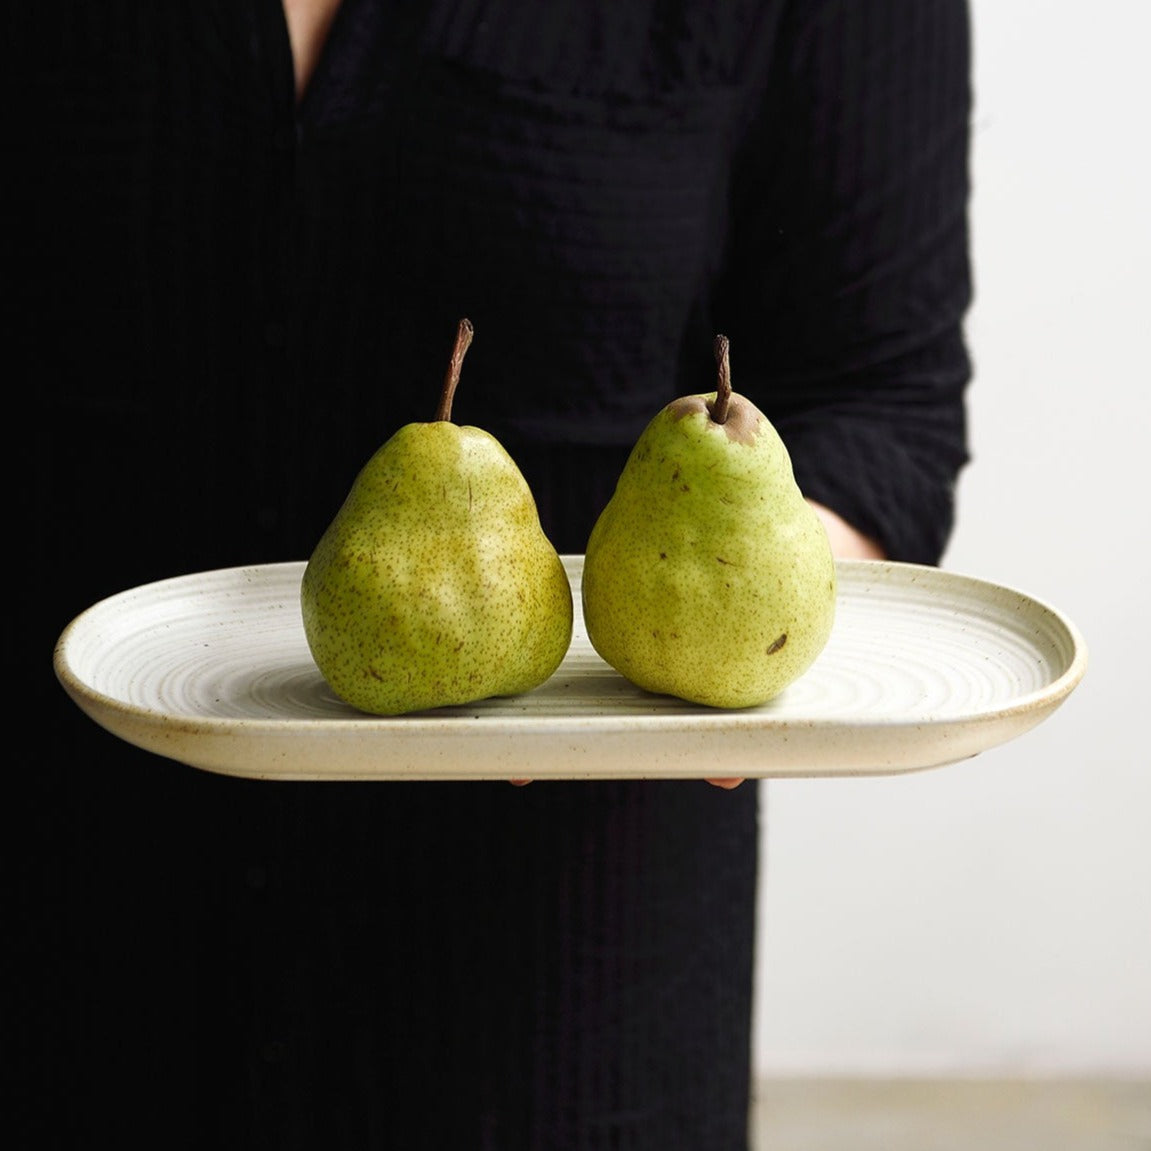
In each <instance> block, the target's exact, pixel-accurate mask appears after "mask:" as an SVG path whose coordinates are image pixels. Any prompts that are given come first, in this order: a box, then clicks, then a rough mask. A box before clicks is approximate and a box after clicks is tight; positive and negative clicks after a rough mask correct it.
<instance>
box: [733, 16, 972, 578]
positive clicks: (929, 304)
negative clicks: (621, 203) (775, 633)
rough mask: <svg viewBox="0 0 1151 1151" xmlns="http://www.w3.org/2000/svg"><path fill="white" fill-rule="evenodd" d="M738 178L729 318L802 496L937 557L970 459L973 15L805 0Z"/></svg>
mask: <svg viewBox="0 0 1151 1151" xmlns="http://www.w3.org/2000/svg"><path fill="white" fill-rule="evenodd" d="M779 44H780V48H779V51H778V52H777V54H776V57H775V63H774V64H773V66H772V68H771V69H770V77H769V80H768V83H767V86H766V88H765V92H764V97H763V101H762V104H761V107H760V110H759V113H758V116H757V117H756V119H755V121H754V122H753V124H752V127H751V129H750V131H749V133H748V137H747V139H746V141H745V146H744V148H743V149H742V150H741V152H740V155H739V159H738V163H737V167H736V171H735V175H734V176H733V184H732V188H731V196H732V206H733V215H732V220H733V224H732V228H731V234H730V236H729V240H728V260H727V264H726V266H727V267H728V269H729V274H728V275H727V278H726V279H725V281H724V282H723V283H722V285H721V290H720V293H719V299H720V301H721V303H720V307H719V309H718V315H717V317H716V322H717V324H718V325H719V326H720V329H721V330H723V327H724V326H726V328H727V331H726V334H727V335H728V336H729V337H730V340H731V362H732V380H733V386H734V387H735V388H736V390H737V391H741V392H743V393H744V394H745V395H748V396H749V397H751V398H752V399H753V400H754V401H755V402H756V403H758V404H759V405H760V407H762V408H763V410H764V411H765V412H766V413H767V415H768V416H769V418H771V419H772V422H773V423H775V425H776V427H777V428H778V430H779V432H780V434H781V435H782V436H783V438H784V441H785V443H786V444H787V445H788V448H789V451H790V453H791V455H792V462H793V465H794V468H795V474H796V479H797V481H798V483H799V485H800V488H801V490H802V491H803V492H804V494H805V495H806V496H808V497H809V498H811V499H814V500H817V501H819V502H821V503H823V504H825V505H827V506H829V507H830V508H832V509H833V510H834V511H836V512H838V513H839V514H840V515H841V516H843V517H844V518H845V519H846V520H847V521H848V522H849V523H851V524H853V525H854V526H855V527H856V528H858V529H859V530H861V531H863V532H864V533H865V534H867V535H870V536H872V537H874V538H876V539H878V540H879V541H880V543H881V544H882V545H883V547H884V548H885V550H886V552H887V554H888V556H890V557H891V558H892V559H897V560H906V561H912V562H921V563H936V562H938V561H939V559H940V557H941V555H942V553H943V550H944V548H945V546H946V543H947V540H948V537H949V535H950V533H951V531H952V528H953V523H954V512H955V483H956V479H957V477H958V474H959V472H960V471H961V469H962V467H963V466H964V465H965V464H966V463H967V461H968V454H967V432H966V421H965V410H964V397H965V390H966V387H967V384H968V381H969V376H970V363H969V357H968V354H967V350H966V346H965V343H964V336H963V319H964V315H965V312H966V309H967V307H968V305H969V302H970V297H971V274H970V267H969V257H968V221H967V203H968V191H969V176H968V138H969V117H970V107H971V94H970V77H969V67H970V43H969V19H968V11H967V8H966V5H965V4H964V3H962V2H960V0H866V2H862V0H823V2H819V3H804V4H793V5H792V6H791V10H790V11H789V13H788V14H787V15H786V16H785V18H784V22H783V25H782V27H781V39H780V41H779Z"/></svg>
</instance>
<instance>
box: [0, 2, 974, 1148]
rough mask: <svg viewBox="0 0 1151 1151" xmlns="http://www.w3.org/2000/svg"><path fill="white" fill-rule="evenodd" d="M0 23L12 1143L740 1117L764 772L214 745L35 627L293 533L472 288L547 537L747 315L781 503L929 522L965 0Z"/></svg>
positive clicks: (488, 1133) (718, 1130)
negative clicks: (0, 52)
mask: <svg viewBox="0 0 1151 1151" xmlns="http://www.w3.org/2000/svg"><path fill="white" fill-rule="evenodd" d="M6 31H7V33H8V39H7V43H8V45H9V55H10V57H11V63H10V67H9V68H8V69H7V70H6V85H7V90H6V93H5V94H6V99H5V102H4V115H5V118H6V134H5V138H6V141H7V142H8V145H9V151H10V155H11V157H12V165H11V166H10V174H9V175H8V176H7V178H6V181H5V186H4V195H5V207H6V211H5V220H6V223H7V225H8V231H9V240H10V248H11V250H10V252H9V257H10V258H9V259H8V261H7V265H8V267H9V268H10V281H11V283H12V284H13V286H14V287H15V289H16V294H17V296H18V300H17V303H16V306H15V309H14V310H13V311H12V312H11V313H10V315H9V321H10V322H9V334H8V362H9V363H10V364H12V365H14V375H13V376H12V377H11V378H10V379H11V385H10V386H11V388H12V389H14V390H15V391H17V392H18V393H19V394H20V395H21V397H22V399H23V400H24V407H23V411H24V412H26V413H27V416H24V415H22V416H21V421H20V423H19V424H18V425H17V424H16V423H15V421H10V424H11V426H10V429H9V430H10V437H9V438H10V441H11V442H10V445H9V450H8V452H7V453H6V456H5V460H6V466H7V467H9V468H10V469H11V475H10V480H9V484H8V490H9V491H10V492H11V493H14V494H15V499H14V503H15V504H16V507H15V509H14V514H15V515H16V522H15V524H14V525H12V527H11V537H10V540H11V544H12V547H13V548H14V549H15V556H16V561H17V562H14V563H10V564H9V565H8V572H7V578H8V581H9V589H8V594H9V603H10V604H16V605H19V607H18V610H15V611H12V612H9V613H7V618H6V620H5V629H6V640H7V642H8V646H9V660H8V663H9V666H10V667H11V668H14V669H17V675H18V676H21V677H22V676H26V677H27V679H28V681H29V685H30V686H29V691H28V708H29V711H30V713H32V714H36V715H38V716H43V717H46V720H47V722H46V723H44V724H43V726H42V727H41V728H39V729H37V736H36V738H35V740H33V741H32V742H31V743H30V744H29V746H28V749H27V751H26V752H25V753H24V754H25V755H26V760H25V761H24V762H23V763H22V764H21V766H20V772H21V778H22V780H23V781H24V784H25V789H24V796H23V798H22V799H21V801H20V802H19V804H13V805H11V806H10V807H9V812H8V815H9V819H10V820H13V822H14V823H15V824H16V826H15V827H13V828H12V834H11V835H10V836H9V837H8V842H10V843H12V844H19V845H20V847H19V850H18V851H16V852H14V853H13V854H14V855H15V856H16V859H15V861H14V864H13V866H12V868H11V869H10V873H11V875H12V876H13V878H14V880H15V881H16V883H17V894H18V897H19V899H20V903H19V904H18V906H17V909H16V911H17V914H16V916H15V922H16V923H17V925H18V928H17V931H16V940H15V944H16V946H15V947H14V948H13V952H14V954H15V961H16V968H15V971H14V973H13V974H12V975H11V976H10V977H9V979H8V980H7V981H6V982H7V984H8V989H9V990H10V991H13V990H14V991H15V995H14V996H13V1003H12V1008H11V1010H10V1011H8V1012H6V1033H7V1034H8V1035H9V1037H10V1043H11V1045H12V1046H13V1048H14V1049H16V1050H18V1051H19V1052H20V1053H21V1059H22V1061H23V1064H22V1066H23V1081H22V1083H21V1092H20V1094H21V1097H22V1100H23V1109H22V1111H20V1113H19V1114H16V1115H13V1116H12V1117H11V1118H10V1120H9V1121H8V1129H9V1130H10V1132H11V1133H12V1134H13V1136H14V1138H15V1142H16V1143H17V1144H18V1145H19V1146H21V1147H41V1146H61V1147H75V1146H86V1145H89V1144H91V1143H93V1142H95V1141H96V1140H97V1139H103V1140H111V1141H113V1142H118V1143H120V1144H123V1145H135V1144H136V1143H145V1144H148V1145H153V1146H163V1147H165V1148H180V1147H195V1148H201V1147H202V1148H212V1149H224V1148H231V1147H236V1148H245V1149H252V1148H263V1147H268V1148H276V1149H280V1151H284V1149H290V1148H296V1147H299V1148H312V1147H317V1146H323V1147H348V1148H356V1149H364V1148H374V1147H378V1148H404V1149H408V1148H423V1147H428V1148H437V1149H442V1148H445V1147H452V1148H460V1149H470V1148H498V1149H500V1151H521V1149H523V1151H528V1149H532V1151H534V1149H536V1148H539V1149H544V1148H546V1149H548V1151H566V1149H573V1151H574V1149H581V1151H584V1149H601V1148H615V1149H635V1151H640V1149H643V1151H646V1149H648V1148H651V1149H656V1148H658V1149H659V1151H675V1149H677V1148H683V1149H691V1151H695V1149H699V1151H704V1149H706V1151H729V1149H730V1151H737V1149H741V1148H744V1147H745V1146H746V1133H745V1128H746V1111H747V1099H748V1076H749V1054H750V1030H749V1028H750V1017H751V1008H752V1002H751V985H752V970H753V941H754V937H755V931H756V930H757V925H755V923H754V905H755V894H754V889H755V873H756V867H757V854H756V849H757V843H758V837H759V829H758V822H757V816H758V812H757V801H756V789H755V788H754V787H752V786H745V787H743V788H740V789H738V790H736V791H734V792H730V793H728V792H722V791H719V790H717V789H713V788H710V787H708V786H707V785H706V784H704V783H702V782H680V783H666V782H665V783H655V782H636V783H626V784H619V783H602V784H550V783H549V784H544V783H539V784H534V785H532V786H530V787H528V788H525V789H517V788H512V787H510V786H507V785H505V784H498V783H493V784H490V785H487V784H484V785H456V784H436V785H404V786H400V785H395V786H393V785H376V786H366V787H351V786H343V785H310V784H306V785H298V786H297V785H275V784H263V783H251V782H246V781H241V780H236V779H230V778H226V777H217V776H209V775H207V774H205V773H200V772H196V771H193V770H191V769H187V768H184V767H181V766H179V765H177V764H173V763H168V762H165V761H161V760H158V759H155V758H153V757H150V756H146V755H144V754H143V753H141V752H138V751H136V750H135V749H133V748H130V747H128V746H127V745H124V744H122V743H119V742H118V741H116V740H114V739H113V738H112V737H110V736H108V735H106V734H105V733H103V732H102V731H100V730H99V729H98V728H96V726H95V725H94V724H92V723H91V722H90V721H88V720H87V719H85V718H84V717H83V716H82V715H81V714H80V713H79V711H78V709H76V708H75V707H74V706H73V705H72V704H71V703H70V702H69V701H68V700H67V699H66V698H65V697H64V695H63V693H62V692H61V691H60V689H59V685H58V684H56V683H55V681H54V679H53V677H52V676H51V673H50V670H49V655H50V652H51V648H52V644H53V643H54V641H55V639H56V637H57V635H58V634H59V632H60V630H61V628H62V627H63V626H64V625H65V624H66V623H67V622H68V620H69V619H70V618H71V617H72V616H74V615H75V614H76V613H77V612H79V611H80V610H82V609H83V608H85V607H87V606H88V605H89V604H91V603H92V602H94V601H95V600H97V599H99V598H101V597H102V596H104V595H108V594H112V593H114V592H118V591H120V590H122V589H124V588H127V587H130V586H133V585H136V584H139V583H143V582H146V581H148V580H151V579H156V578H162V577H165V576H170V575H178V574H183V573H186V572H191V571H197V570H204V569H209V568H215V567H222V566H230V565H235V564H246V563H259V562H274V561H281V560H285V559H303V558H305V557H306V555H307V554H308V552H309V551H310V549H311V547H312V546H313V544H314V542H315V540H316V539H317V538H318V536H319V533H320V532H321V531H322V529H323V527H324V525H325V524H326V523H327V521H328V520H329V519H330V517H331V516H332V514H333V513H334V511H335V509H336V507H337V506H338V504H339V502H340V501H341V500H342V498H343V496H344V494H345V493H346V490H347V488H348V485H349V484H350V483H351V480H352V478H353V477H354V475H355V472H356V471H357V470H358V468H359V467H360V465H361V464H362V463H363V461H364V460H365V459H366V458H367V456H368V455H369V454H370V453H371V452H372V451H373V450H374V449H375V448H376V447H377V446H378V445H379V443H380V442H382V440H383V439H384V438H386V436H387V435H388V434H390V432H391V431H392V430H394V429H395V428H396V427H398V426H399V425H400V424H401V423H405V422H407V421H409V420H413V419H426V418H430V416H431V414H432V412H433V410H434V407H435V401H436V395H437V392H438V389H439V384H440V381H441V379H442V376H443V372H444V368H445V366H446V361H447V356H448V353H449V350H450V345H451V339H452V335H453V333H454V329H455V324H456V321H457V320H458V319H459V317H461V316H464V315H466V316H469V317H470V318H471V319H472V320H473V322H474V324H475V327H476V338H475V342H474V344H473V346H472V349H471V351H470V352H469V353H468V358H467V360H466V362H465V369H464V376H463V381H462V384H461V387H460V390H459V393H458V396H457V401H456V416H457V418H458V419H459V420H460V421H461V422H470V423H477V424H481V425H483V426H485V427H487V428H489V429H490V430H492V431H493V432H495V433H496V434H497V435H498V436H499V437H500V438H501V439H502V440H503V441H504V442H505V443H506V445H507V446H508V448H509V449H510V450H511V451H512V453H513V455H515V456H516V458H517V459H518V460H519V461H520V462H521V464H522V466H523V468H524V471H525V474H526V475H527V476H528V478H529V480H530V482H531V483H532V485H533V489H534V490H535V492H536V495H537V500H538V502H539V505H540V508H541V514H542V516H543V518H544V522H545V525H546V526H547V528H548V530H549V533H550V534H551V536H552V538H553V540H554V541H555V543H556V544H557V546H558V547H559V548H560V550H561V551H565V552H580V551H582V550H583V547H584V543H585V541H586V538H587V532H588V531H589V530H590V526H591V523H592V521H593V520H594V517H595V515H596V514H597V513H598V510H599V509H600V508H601V507H602V505H603V503H604V502H605V500H606V498H607V496H608V495H609V494H610V491H611V487H612V484H613V483H614V477H615V476H616V475H617V474H618V469H619V468H620V467H621V466H622V462H623V459H624V456H625V455H626V451H627V448H628V446H629V445H630V444H631V443H632V442H633V441H634V439H635V437H636V436H637V435H638V433H639V431H640V430H641V429H642V427H643V425H644V424H645V423H646V421H647V420H648V419H649V418H650V417H651V416H652V415H654V413H655V411H656V410H658V408H659V407H660V406H661V405H662V404H663V403H664V402H666V400H668V399H670V398H672V397H673V396H675V395H676V394H679V393H681V392H684V391H687V390H706V389H708V388H710V387H711V386H712V384H713V382H714V370H715V369H714V364H713V362H712V353H711V346H712V339H713V337H714V335H715V333H716V332H717V331H724V332H725V333H726V334H727V335H728V336H729V337H730V339H731V347H732V368H733V376H734V382H735V386H736V388H737V389H738V390H740V391H742V392H744V393H746V394H748V395H750V396H752V397H753V398H754V399H755V400H756V402H757V403H759V404H760V405H761V406H762V407H763V408H764V410H765V411H767V412H768V414H769V415H770V416H771V417H772V418H773V419H774V420H775V421H776V423H777V424H778V426H779V428H780V431H781V433H782V434H783V435H784V438H785V440H786V442H787V443H788V445H789V447H790V448H791V450H792V454H793V459H794V463H795V468H796V474H797V477H798V478H799V480H800V483H801V486H802V487H803V488H804V490H805V491H806V492H807V494H808V495H810V496H813V497H815V498H818V499H820V500H822V501H823V502H825V503H827V504H829V505H830V506H832V507H833V508H836V509H837V510H839V511H840V512H841V513H842V514H844V515H845V516H846V517H847V518H848V519H849V520H851V521H852V522H854V523H856V524H857V525H858V526H859V527H861V528H862V529H863V530H865V531H868V532H870V533H872V534H874V535H875V536H876V537H878V538H879V539H880V540H881V541H882V542H883V543H884V545H885V546H886V547H887V549H888V551H889V553H890V554H891V555H892V556H893V557H894V558H897V559H910V560H920V561H924V562H935V561H936V560H937V559H938V558H939V556H940V554H941V552H942V549H943V547H944V546H945V543H946V540H947V537H948V533H949V531H950V529H951V524H952V515H953V490H952V489H953V485H954V482H955V478H956V475H957V474H958V472H959V470H960V469H961V467H962V466H963V464H964V462H965V460H966V445H965V437H964V425H963V389H964V386H965V384H966V381H967V376H968V363H967V357H966V353H965V350H964V346H963V339H962V331H961V321H962V316H963V312H964V309H965V307H966V304H967V300H968V294H969V275H968V270H967V264H966V242H967V236H966V220H965V205H966V196H967V173H966V132H967V117H968V114H969V94H968V87H967V81H968V76H967V69H968V43H967V22H966V11H965V8H964V6H963V5H962V4H961V3H958V2H957V0H871V2H867V3H862V2H859V0H851V2H848V0H839V2H833V0H807V2H803V3H800V2H798V0H796V2H785V0H763V2H762V3H758V4H753V3H732V4H723V5H717V4H710V3H704V2H702V0H700V2H698V3H692V2H689V0H684V2H682V3H666V2H663V0H628V2H625V3H620V2H616V0H611V2H608V0H604V2H603V3H586V2H580V0H564V2H562V3H554V4H546V5H544V4H529V3H512V2H511V0H504V2H500V0H488V2H483V0H459V2H455V3H449V2H446V0H436V2H430V3H423V4H415V3H400V2H398V0H396V2H390V3H389V2H384V0H381V2H378V3H373V2H369V0H345V4H344V6H343V7H342V9H341V11H340V15H339V16H338V18H337V21H336V24H335V26H334V27H333V30H332V34H331V38H330V41H329V44H328V49H327V51H326V53H325V55H324V57H323V59H322V60H321V62H320V66H319V70H318V72H317V73H316V75H315V77H314V80H313V82H312V84H311V87H310V89H309V91H308V94H307V96H306V98H305V100H304V101H303V103H302V105H301V106H300V107H299V108H297V107H295V105H294V100H293V77H292V68H291V59H290V52H289V46H288V39H287V31H286V27H285V24H284V20H283V16H282V12H281V10H280V8H279V6H278V4H277V3H276V2H275V0H195V2H192V0H186V2H183V3H175V2H174V3H164V4H156V3H152V2H151V0H147V2H145V0H106V2H105V3H102V4H100V5H96V6H93V5H87V4H79V3H63V2H41V0H36V2H32V0H26V2H24V3H18V4H15V5H10V6H8V11H7V17H6ZM17 240H18V241H19V243H18V244H17V243H16V241H17ZM766 928H767V929H768V930H769V929H770V925H766ZM9 1018H10V1019H11V1021H12V1022H11V1026H9Z"/></svg>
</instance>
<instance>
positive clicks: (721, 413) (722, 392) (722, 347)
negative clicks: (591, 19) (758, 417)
mask: <svg viewBox="0 0 1151 1151" xmlns="http://www.w3.org/2000/svg"><path fill="white" fill-rule="evenodd" d="M715 364H716V367H717V368H718V369H719V378H718V379H717V380H716V387H715V399H714V401H712V403H711V405H710V407H709V411H710V412H711V418H712V419H713V420H714V421H715V422H716V423H717V424H726V423H727V408H728V405H729V404H730V403H731V359H730V356H729V348H728V339H727V336H716V337H715Z"/></svg>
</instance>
